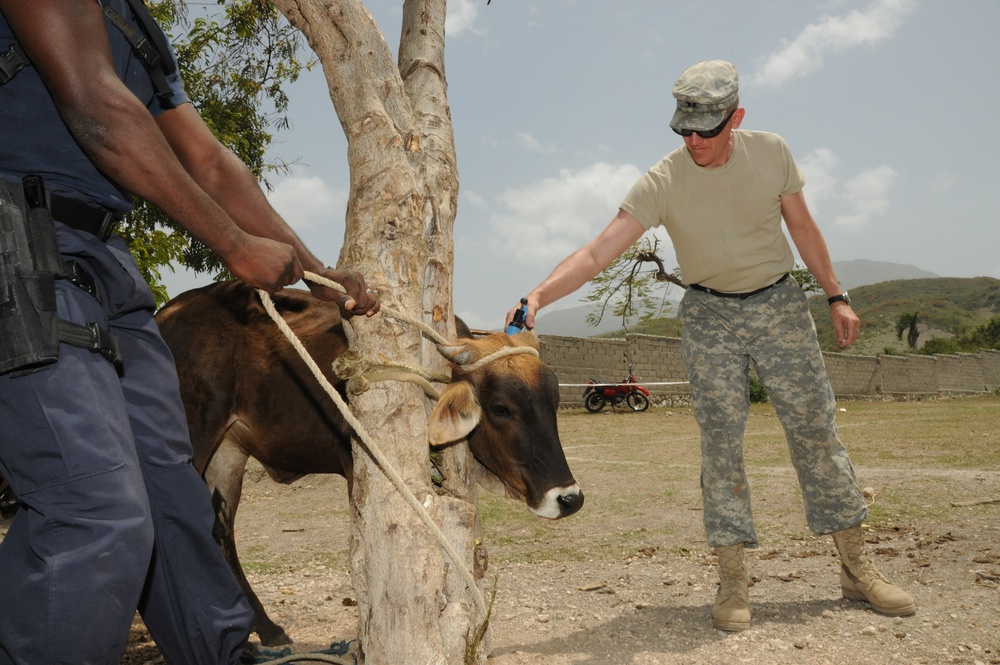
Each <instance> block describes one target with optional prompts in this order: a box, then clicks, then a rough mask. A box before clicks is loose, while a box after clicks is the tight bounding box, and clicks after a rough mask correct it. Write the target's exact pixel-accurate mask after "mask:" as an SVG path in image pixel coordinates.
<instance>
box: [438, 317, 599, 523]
mask: <svg viewBox="0 0 1000 665" xmlns="http://www.w3.org/2000/svg"><path fill="white" fill-rule="evenodd" d="M503 346H530V347H533V348H534V349H535V350H536V351H537V350H538V340H537V338H536V337H535V334H534V333H532V332H522V333H518V334H517V335H513V336H510V337H508V336H507V335H504V334H501V333H493V334H491V335H488V336H486V337H484V338H481V339H462V340H460V341H459V342H458V343H456V344H455V345H452V346H448V347H443V348H440V351H441V353H442V354H443V355H444V356H445V357H446V358H448V360H450V361H451V362H452V363H454V364H455V367H454V368H453V369H452V381H451V383H450V384H449V385H448V387H447V388H445V390H444V392H443V393H442V394H441V398H440V399H439V400H438V403H437V404H436V405H435V407H434V410H433V412H432V413H431V418H430V425H429V433H430V442H431V444H432V445H442V444H446V443H450V442H452V441H456V440H458V439H461V438H463V437H466V436H468V438H469V447H470V448H471V449H472V453H473V455H474V456H475V458H476V460H477V461H478V462H479V464H481V465H482V466H483V467H485V471H486V472H487V473H486V475H485V477H480V478H477V480H478V481H479V482H480V484H482V485H483V486H484V487H486V489H489V490H496V489H498V488H497V484H498V483H497V481H499V483H502V487H503V490H504V491H505V493H506V494H507V495H508V496H510V497H512V498H516V499H521V500H523V501H524V502H525V503H527V504H528V507H529V508H530V509H531V512H533V513H535V514H536V515H538V516H540V517H546V518H550V519H557V518H560V517H566V516H567V515H572V514H573V513H575V512H576V511H577V510H579V509H580V507H581V506H582V505H583V492H582V491H580V487H579V485H577V483H576V481H575V480H574V479H573V474H572V473H570V470H569V465H568V464H567V463H566V456H565V455H564V454H563V450H562V445H561V444H560V442H559V430H558V427H557V426H556V407H557V406H558V404H559V382H558V380H557V379H556V375H555V373H554V372H553V371H552V370H551V369H550V368H549V367H548V366H547V365H546V364H545V363H543V362H542V361H541V360H539V359H538V357H537V356H535V355H534V354H528V353H522V354H516V355H509V356H504V357H501V358H498V359H496V360H494V361H492V362H490V363H488V364H486V365H484V366H483V367H480V368H478V369H476V370H473V371H472V372H466V371H464V370H463V369H462V366H463V365H469V364H471V363H474V362H475V361H477V360H479V359H480V358H483V357H485V356H487V355H489V354H491V353H493V352H495V351H497V350H498V349H500V348H501V347H503ZM491 481H492V482H491Z"/></svg>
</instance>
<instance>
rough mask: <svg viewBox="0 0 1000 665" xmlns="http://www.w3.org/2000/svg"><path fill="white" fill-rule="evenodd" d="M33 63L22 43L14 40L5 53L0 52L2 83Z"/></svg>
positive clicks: (0, 80)
mask: <svg viewBox="0 0 1000 665" xmlns="http://www.w3.org/2000/svg"><path fill="white" fill-rule="evenodd" d="M30 64H31V60H29V59H28V54H27V53H25V52H24V49H23V48H21V45H20V44H18V43H17V42H14V43H13V44H11V45H10V48H8V49H7V50H6V51H4V52H3V53H0V85H3V84H4V83H6V82H7V81H9V80H11V79H12V78H14V76H16V75H17V73H18V72H19V71H21V70H22V69H24V68H25V67H27V66H28V65H30Z"/></svg>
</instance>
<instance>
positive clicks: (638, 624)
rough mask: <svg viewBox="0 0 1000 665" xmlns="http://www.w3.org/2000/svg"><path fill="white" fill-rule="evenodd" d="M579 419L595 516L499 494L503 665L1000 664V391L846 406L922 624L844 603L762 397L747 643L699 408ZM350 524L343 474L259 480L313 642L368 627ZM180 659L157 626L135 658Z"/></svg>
mask: <svg viewBox="0 0 1000 665" xmlns="http://www.w3.org/2000/svg"><path fill="white" fill-rule="evenodd" d="M559 419H560V432H561V437H562V441H563V446H564V448H565V450H566V453H567V457H568V458H569V462H570V466H571V468H572V469H573V471H574V475H575V476H576V478H577V480H578V481H579V483H580V485H581V486H582V487H583V489H584V491H585V493H586V503H585V505H584V507H583V509H582V510H581V512H580V513H578V514H577V515H574V516H572V517H569V518H567V519H564V520H560V521H556V522H550V521H543V520H540V519H538V518H535V517H534V516H532V515H531V514H530V513H528V511H527V510H526V508H525V507H524V506H523V505H519V504H517V503H514V502H512V501H510V500H507V499H501V498H497V497H493V496H489V495H484V496H483V497H482V500H481V507H482V514H483V523H484V539H485V542H486V544H487V546H488V548H489V554H490V567H489V571H488V573H487V575H488V579H489V580H491V582H492V580H493V578H494V577H496V579H497V593H496V601H495V606H494V610H493V617H492V623H491V625H492V655H491V658H490V661H489V662H491V663H494V664H495V665H529V664H537V663H544V664H546V665H570V664H573V665H576V664H587V665H619V664H622V665H624V664H638V665H653V664H662V665H666V664H670V665H674V664H677V665H703V664H704V665H708V664H713V665H714V664H722V665H727V664H734V665H735V664H739V663H755V664H758V663H763V664H775V665H780V664H785V663H789V664H791V663H794V664H798V665H803V664H804V665H838V664H840V663H864V664H870V665H877V664H880V663H927V664H932V663H970V664H974V665H980V664H982V665H985V664H987V663H1000V613H998V607H1000V503H998V501H1000V397H997V396H993V397H987V398H970V399H961V400H932V401H918V402H909V403H850V402H848V403H844V404H842V405H841V413H840V414H839V416H838V423H839V426H840V429H841V433H842V435H843V438H844V440H845V442H846V443H847V445H848V448H849V449H850V450H851V453H852V459H853V461H854V465H855V468H856V470H857V472H858V476H859V479H860V481H861V484H862V486H863V487H866V488H869V490H870V493H872V494H873V496H872V499H871V502H872V505H871V508H870V515H869V519H868V520H867V522H866V532H867V537H868V542H869V550H870V552H872V553H873V554H874V558H875V560H876V563H877V565H878V566H879V568H880V569H881V570H882V571H883V573H885V574H886V575H887V577H888V578H889V579H891V580H892V581H894V582H896V583H898V584H900V585H901V586H903V587H904V588H906V589H907V590H908V591H910V592H911V593H912V594H913V595H914V596H915V597H916V600H917V603H918V606H919V610H918V612H917V614H916V615H915V616H912V617H907V618H888V617H883V616H880V615H878V614H875V613H873V612H872V611H871V610H870V609H868V607H867V605H866V604H864V603H859V602H850V601H846V600H843V599H841V597H840V590H839V582H838V569H839V568H838V566H839V563H838V559H837V557H836V555H835V550H834V547H833V543H832V541H831V540H830V538H829V537H816V536H814V535H812V534H811V533H809V532H808V529H807V528H806V526H805V520H804V516H803V511H802V506H801V495H800V493H799V490H798V485H797V482H796V480H795V476H794V472H793V471H792V469H791V468H790V465H789V463H788V457H787V451H786V450H785V447H784V439H783V436H782V434H781V431H780V427H779V425H778V423H777V419H776V418H775V417H774V414H773V410H772V409H771V408H770V407H769V406H768V405H762V406H759V407H755V409H754V411H753V414H752V415H751V419H750V422H749V425H748V428H747V439H746V457H747V465H748V469H749V471H750V479H751V485H752V488H753V493H754V508H755V514H756V520H757V528H758V534H759V537H760V540H761V547H760V548H759V549H757V550H753V551H751V552H749V561H748V563H749V567H750V571H751V575H752V577H753V580H754V582H755V584H754V586H753V588H752V589H751V603H752V612H753V625H752V627H751V629H750V630H749V631H746V632H743V633H735V634H730V633H724V632H721V631H717V630H715V629H713V628H712V626H711V622H710V618H709V612H710V609H711V603H712V599H713V596H714V593H715V588H716V580H717V573H716V568H715V559H714V556H713V555H712V553H711V552H710V551H709V548H708V547H707V546H706V543H705V537H704V532H703V529H702V523H701V498H700V493H699V489H698V475H699V469H698V455H699V452H698V433H697V426H696V424H695V423H694V420H693V417H692V416H691V414H690V411H689V410H686V409H668V408H655V407H654V408H651V409H650V410H649V411H647V412H645V413H624V412H621V411H619V412H606V413H600V414H589V413H586V412H584V411H568V412H563V413H561V414H560V416H559ZM973 502H975V503H973ZM966 503H972V505H961V504H966ZM955 504H960V505H955ZM348 519H349V517H348V512H347V498H346V489H345V483H344V481H343V479H341V478H339V477H330V476H313V477H310V478H306V479H303V480H301V481H298V482H297V483H295V484H293V485H291V486H279V485H276V484H274V483H273V482H271V481H270V480H269V479H268V478H267V477H266V476H265V475H264V474H263V472H262V471H261V470H260V469H259V467H254V468H251V470H250V471H249V478H248V481H247V483H246V486H245V491H244V499H243V503H242V504H241V507H240V512H239V515H238V518H237V528H238V543H239V547H240V552H241V557H242V559H243V561H244V564H245V567H246V570H247V572H248V576H249V578H250V579H251V582H252V583H253V585H254V587H255V589H256V590H257V592H258V594H259V595H260V597H261V599H262V600H263V602H264V604H265V606H266V607H267V608H268V609H269V612H270V614H271V617H272V618H273V619H274V620H275V621H277V622H278V623H279V624H281V625H282V626H284V627H285V629H286V630H287V631H288V633H289V634H290V635H291V636H292V638H293V639H294V640H295V645H294V650H295V652H306V651H317V650H321V649H327V648H329V647H330V646H331V644H332V643H338V642H342V641H344V642H347V641H350V640H351V639H353V637H354V636H355V634H356V625H357V616H356V608H355V607H354V606H353V605H352V603H353V592H352V590H351V584H350V578H349V575H348V571H347V556H348V542H347V534H348ZM162 662H163V660H162V658H161V657H160V656H159V654H158V652H157V651H156V649H155V646H153V645H152V644H151V643H150V642H149V639H148V636H146V635H145V633H144V630H143V628H142V625H141V623H140V622H138V621H137V623H136V625H135V628H134V630H133V640H132V643H131V645H130V648H129V652H128V653H127V654H126V656H125V658H124V659H123V660H122V661H121V663H122V664H123V665H142V664H146V663H148V664H150V665H153V664H157V663H162ZM393 665H396V664H393ZM399 665H403V664H399Z"/></svg>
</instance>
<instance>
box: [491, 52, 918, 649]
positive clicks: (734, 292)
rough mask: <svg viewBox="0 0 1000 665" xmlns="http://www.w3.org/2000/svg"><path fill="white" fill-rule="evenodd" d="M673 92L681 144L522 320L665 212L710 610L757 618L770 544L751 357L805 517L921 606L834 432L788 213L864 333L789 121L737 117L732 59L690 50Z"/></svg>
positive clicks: (881, 605)
mask: <svg viewBox="0 0 1000 665" xmlns="http://www.w3.org/2000/svg"><path fill="white" fill-rule="evenodd" d="M673 96H674V98H675V99H676V100H677V108H676V111H675V113H674V115H673V117H672V119H671V120H670V127H671V129H673V130H674V132H676V133H677V134H679V135H681V136H682V137H683V139H684V145H683V146H681V147H679V148H678V149H676V150H674V151H673V152H671V153H670V154H668V155H667V156H666V157H664V158H663V159H662V160H660V162H659V163H657V164H656V165H655V166H653V167H652V168H651V169H650V170H649V171H648V172H647V173H646V174H645V175H643V176H642V177H641V178H640V179H639V180H638V182H636V183H635V185H634V186H633V187H632V190H631V191H630V192H629V193H628V195H627V196H626V198H625V201H624V202H623V203H622V204H621V208H620V209H619V211H618V214H617V215H616V216H615V218H614V219H613V220H612V221H611V223H610V224H609V225H608V226H607V227H606V228H605V229H604V230H603V231H602V232H601V233H600V234H599V235H598V236H597V237H596V238H594V239H593V240H591V241H590V242H589V243H588V244H586V245H584V246H583V247H582V248H580V249H578V250H577V251H576V252H574V253H573V254H571V255H570V256H569V257H567V258H566V259H565V260H563V261H562V263H560V264H559V265H558V266H557V267H556V268H555V270H553V272H552V274H550V275H549V276H548V277H547V278H546V279H545V280H544V281H543V282H542V283H541V284H539V285H538V286H537V287H535V289H534V290H533V291H531V293H529V294H528V296H527V301H528V305H527V307H528V312H527V315H526V317H525V320H526V323H527V325H528V327H529V328H530V327H533V326H534V319H535V315H536V313H537V312H538V310H539V309H541V308H542V307H544V306H546V305H548V304H550V303H552V302H554V301H556V300H558V299H559V298H562V297H563V296H566V295H568V294H570V293H572V292H573V291H575V290H577V289H578V288H580V287H581V286H583V285H584V284H585V283H586V282H587V281H589V280H590V279H592V278H593V277H594V276H595V275H597V274H598V273H599V272H601V271H602V270H603V269H604V268H606V267H607V266H608V265H609V264H610V263H611V262H612V261H613V260H614V259H615V258H616V257H618V256H619V255H620V254H621V253H622V252H624V251H625V250H626V249H627V248H629V247H630V246H631V245H632V244H633V243H634V242H635V241H636V240H638V239H639V237H640V236H641V235H642V234H643V233H644V232H645V231H647V230H649V229H651V228H653V227H654V226H658V225H661V226H663V227H665V228H666V230H667V233H668V234H669V235H670V239H671V241H672V242H673V245H674V249H675V251H676V254H677V261H678V263H679V265H680V270H681V275H682V276H683V278H684V280H685V281H686V282H687V283H688V284H689V285H690V288H689V289H688V290H687V292H686V293H685V294H684V298H683V299H682V301H681V304H680V309H679V312H678V318H679V320H680V322H681V325H682V331H683V332H682V343H681V348H682V355H683V357H684V361H685V364H686V367H687V372H688V377H689V379H690V382H691V403H692V406H693V409H694V414H695V417H696V418H697V420H698V423H699V426H700V428H701V458H702V471H701V485H702V499H703V502H704V507H705V511H704V520H705V531H706V533H707V536H708V544H709V545H710V546H711V547H714V548H715V550H716V553H717V554H718V559H719V577H720V585H719V591H718V594H717V595H716V598H715V604H714V606H713V607H712V622H713V624H714V625H715V627H716V628H719V629H721V630H728V631H740V630H746V629H747V628H749V627H750V605H749V596H748V586H749V577H748V574H747V569H746V565H745V564H744V556H743V554H744V548H746V547H750V548H754V547H757V545H758V543H757V534H756V531H755V528H754V522H753V514H752V510H751V504H750V486H749V483H748V482H747V477H746V472H745V469H744V466H743V433H744V429H745V425H746V420H747V415H748V409H749V398H748V381H749V369H750V362H751V360H752V361H753V362H754V363H755V365H756V368H757V372H758V374H759V375H760V378H761V380H762V381H763V383H764V385H765V387H766V388H767V391H768V395H769V396H770V398H771V401H772V402H773V403H774V407H775V410H776V412H777V415H778V417H779V418H780V419H781V423H782V425H783V427H784V429H785V433H786V436H787V438H788V443H789V449H790V451H791V456H792V464H793V465H794V467H795V470H796V472H797V474H798V479H799V483H800V485H801V487H802V494H803V498H804V501H805V507H806V518H807V521H808V524H809V527H810V528H811V529H812V530H813V531H814V532H816V533H821V534H822V533H830V534H832V535H833V540H834V543H835V544H836V548H837V550H838V552H839V553H840V556H841V561H842V565H841V574H840V581H841V589H842V592H843V596H844V597H845V598H850V599H852V600H865V601H867V602H868V603H869V604H870V605H871V607H872V608H873V609H875V610H876V611H878V612H881V613H883V614H887V615H890V616H904V615H909V614H913V613H914V612H916V605H915V603H914V601H913V598H912V597H911V596H910V595H909V594H908V593H906V592H905V591H903V590H902V589H900V588H899V587H897V586H895V585H893V584H890V583H889V582H888V581H887V580H886V579H885V578H884V577H883V576H882V574H881V573H879V572H878V570H877V569H876V568H875V567H874V565H873V564H872V563H871V561H870V560H869V558H868V556H867V554H866V552H865V546H864V538H863V536H862V533H861V521H862V520H863V519H864V518H865V516H866V514H867V504H866V503H865V501H864V498H863V496H862V494H861V490H860V488H859V487H858V483H857V479H856V478H855V474H854V469H853V467H852V466H851V462H850V459H849V457H848V454H847V451H846V450H845V448H844V446H843V444H842V443H841V441H840V437H839V435H838V433H837V426H836V424H835V422H834V411H835V401H834V395H833V390H832V388H831V387H830V381H829V378H828V377H827V374H826V369H825V367H824V364H823V355H822V353H821V351H820V348H819V344H818V342H817V339H816V331H815V327H814V326H813V321H812V318H811V316H810V314H809V308H808V304H807V301H806V297H805V295H804V294H803V292H802V290H801V289H800V288H799V286H798V285H797V284H796V283H795V280H794V278H792V277H791V276H790V271H791V269H792V267H793V265H794V257H793V253H792V250H791V247H790V246H789V243H788V240H787V238H786V236H785V233H784V232H783V230H782V228H781V221H782V219H784V222H785V226H786V227H787V229H788V235H790V236H791V238H792V241H793V242H794V243H795V247H796V248H797V249H798V252H799V255H800V256H801V257H802V260H803V261H804V262H805V264H806V266H807V267H808V268H809V270H810V271H811V272H812V274H813V276H814V277H815V278H816V280H817V281H818V282H819V284H820V286H821V287H822V288H823V290H824V292H825V293H826V295H827V300H828V301H829V304H830V316H831V318H832V319H833V325H834V328H835V329H836V331H837V339H838V342H839V344H840V346H842V347H846V346H848V345H850V344H851V343H852V342H854V341H855V340H856V339H857V337H858V332H859V327H860V322H859V320H858V317H857V315H856V314H855V313H854V311H853V310H852V309H851V304H850V298H849V296H848V294H847V293H846V292H845V291H844V290H843V289H842V288H841V287H840V284H839V283H838V281H837V277H836V275H835V274H834V271H833V265H832V263H831V261H830V256H829V252H828V251H827V247H826V242H825V240H824V239H823V236H822V234H821V233H820V230H819V227H818V226H817V224H816V222H815V221H814V220H813V218H812V215H811V213H810V212H809V208H808V207H807V205H806V201H805V197H804V196H803V193H802V187H803V185H804V184H805V179H804V178H803V176H802V173H801V172H800V171H799V169H798V167H797V166H796V164H795V161H794V160H793V158H792V155H791V152H790V151H789V149H788V146H787V145H786V144H785V141H784V140H783V139H782V138H781V137H780V136H778V135H777V134H772V133H769V132H761V131H749V130H740V129H739V127H740V124H741V123H742V122H743V118H744V115H745V110H744V109H743V108H741V107H740V105H739V75H738V73H737V71H736V68H735V67H734V66H733V65H732V64H731V63H729V62H726V61H722V60H711V61H706V62H700V63H697V64H695V65H692V66H691V67H689V68H688V69H686V70H685V71H684V72H683V73H682V74H681V75H680V77H679V78H678V79H677V81H676V83H675V84H674V87H673ZM514 311H515V310H511V312H510V313H509V314H508V321H509V320H510V319H511V318H512V317H513V312H514Z"/></svg>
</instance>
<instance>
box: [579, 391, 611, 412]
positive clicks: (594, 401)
mask: <svg viewBox="0 0 1000 665" xmlns="http://www.w3.org/2000/svg"><path fill="white" fill-rule="evenodd" d="M605 404H607V402H605V401H604V395H602V394H600V393H590V394H589V395H587V399H586V400H584V402H583V405H584V406H585V407H587V411H590V412H591V413H597V412H598V411H600V410H601V409H603V408H604V405H605Z"/></svg>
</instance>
